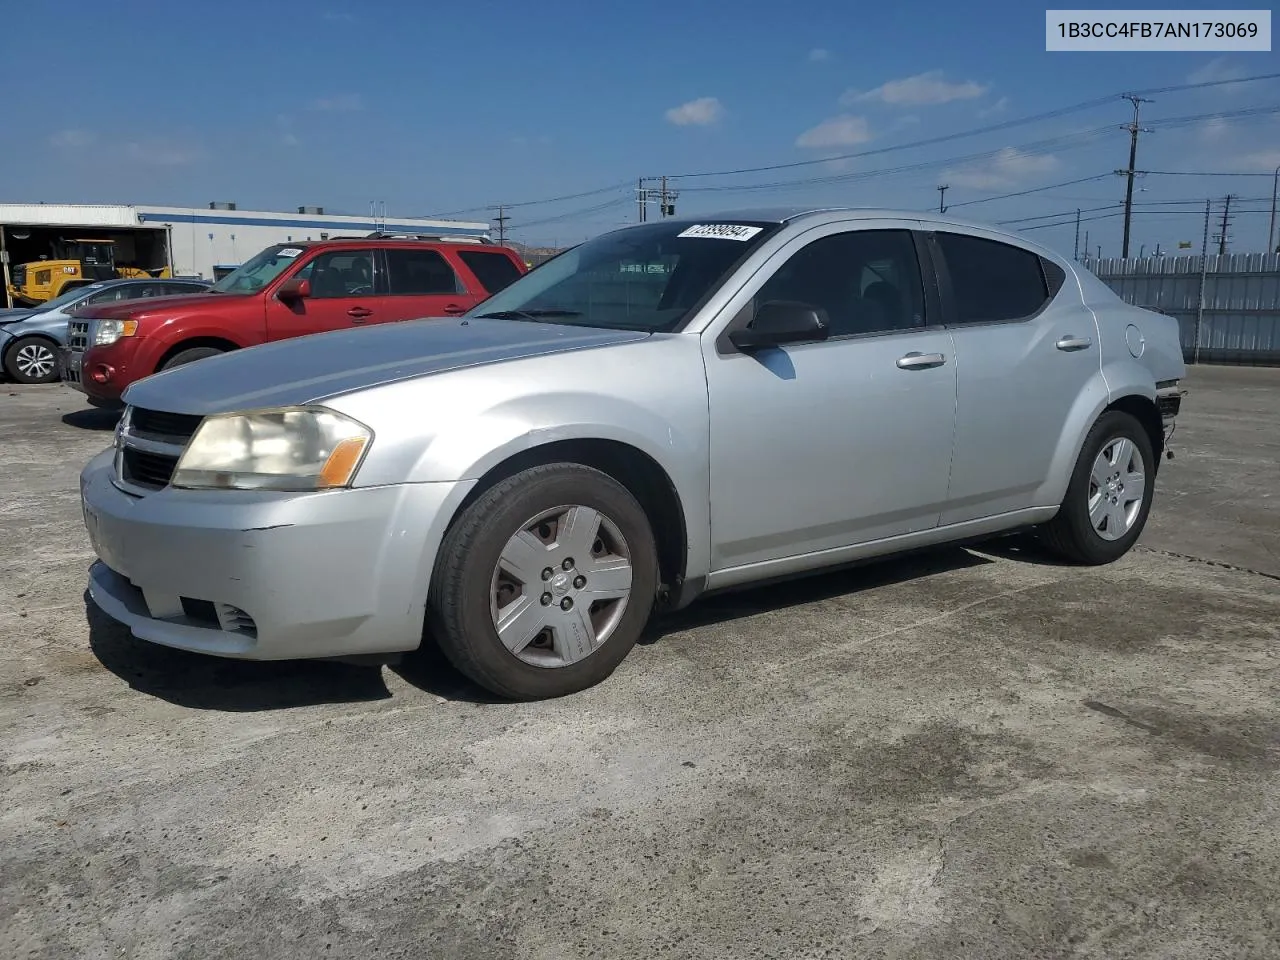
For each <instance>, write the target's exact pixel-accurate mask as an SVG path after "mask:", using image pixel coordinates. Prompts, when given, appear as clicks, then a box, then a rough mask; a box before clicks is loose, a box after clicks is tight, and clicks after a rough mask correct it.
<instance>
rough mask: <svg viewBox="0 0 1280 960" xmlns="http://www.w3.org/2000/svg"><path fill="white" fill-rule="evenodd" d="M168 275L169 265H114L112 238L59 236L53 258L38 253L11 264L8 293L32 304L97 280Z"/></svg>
mask: <svg viewBox="0 0 1280 960" xmlns="http://www.w3.org/2000/svg"><path fill="white" fill-rule="evenodd" d="M169 276H170V272H169V268H168V267H162V268H160V269H159V270H143V269H142V268H141V267H122V266H117V265H116V252H115V241H114V240H93V239H77V240H64V239H58V240H56V241H54V243H53V259H48V258H46V257H41V258H40V259H39V260H33V261H31V262H30V263H20V264H18V265H17V266H15V267H13V269H12V270H11V271H10V278H11V279H10V283H9V294H10V295H11V296H12V297H13V299H14V302H15V303H20V304H24V305H30V306H35V305H37V304H41V303H44V302H45V301H46V300H52V299H53V298H54V297H57V296H60V295H61V294H63V293H65V292H66V291H68V290H70V289H72V288H73V287H82V286H84V285H85V284H86V283H93V282H95V281H97V280H123V279H145V278H147V277H155V278H157V279H160V278H165V277H169Z"/></svg>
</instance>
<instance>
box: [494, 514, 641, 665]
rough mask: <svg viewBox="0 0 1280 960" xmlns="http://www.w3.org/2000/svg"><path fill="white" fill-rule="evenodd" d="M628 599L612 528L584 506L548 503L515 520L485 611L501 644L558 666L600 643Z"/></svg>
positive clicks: (627, 557) (619, 543)
mask: <svg viewBox="0 0 1280 960" xmlns="http://www.w3.org/2000/svg"><path fill="white" fill-rule="evenodd" d="M630 596H631V554H630V551H629V550H628V548H627V541H626V540H625V539H624V538H623V536H622V532H621V531H620V530H619V529H618V527H617V525H616V524H615V523H614V522H613V521H612V520H610V519H609V518H608V517H606V516H605V515H604V514H602V513H600V512H599V511H598V510H593V509H592V508H591V507H583V506H563V507H556V508H555V509H553V510H548V511H546V512H544V513H541V514H539V515H538V516H536V517H533V518H532V519H531V520H529V521H528V522H527V523H525V524H523V525H522V526H521V528H520V530H519V532H517V533H516V535H515V536H513V537H512V538H511V539H510V540H508V541H507V545H506V546H505V547H504V548H503V550H502V555H501V557H500V558H499V559H498V563H497V565H496V566H495V567H494V571H493V579H492V583H491V585H490V591H489V613H490V615H491V616H492V617H493V625H494V628H495V629H496V630H497V631H498V638H499V639H500V640H501V641H502V643H503V646H505V647H506V648H507V649H508V650H510V651H511V652H512V653H513V654H515V655H516V656H517V657H519V658H520V659H521V660H523V661H524V662H525V663H528V664H531V665H533V666H536V667H564V666H568V665H569V664H572V663H577V662H578V661H579V660H581V659H583V658H584V657H588V656H590V655H591V654H592V653H594V652H595V651H596V650H598V649H599V648H600V646H601V645H602V644H604V642H605V641H607V640H608V639H609V637H610V636H611V635H612V634H613V632H614V630H616V629H617V627H618V622H619V621H620V620H621V619H622V614H623V612H624V611H625V610H626V608H627V601H628V600H629V599H630Z"/></svg>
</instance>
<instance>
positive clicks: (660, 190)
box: [636, 177, 680, 223]
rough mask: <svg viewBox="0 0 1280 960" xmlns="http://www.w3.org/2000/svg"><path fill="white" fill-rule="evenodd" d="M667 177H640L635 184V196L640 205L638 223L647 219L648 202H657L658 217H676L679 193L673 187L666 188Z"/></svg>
mask: <svg viewBox="0 0 1280 960" xmlns="http://www.w3.org/2000/svg"><path fill="white" fill-rule="evenodd" d="M667 179H668V178H667V177H641V178H640V179H639V181H637V183H636V194H637V197H638V202H639V204H640V222H641V223H644V222H645V221H646V220H647V219H648V216H649V214H648V210H649V201H650V200H657V201H658V216H659V217H674V216H675V215H676V197H678V196H680V191H679V190H677V189H675V188H674V187H669V186H667ZM648 183H657V184H658V186H646V184H648Z"/></svg>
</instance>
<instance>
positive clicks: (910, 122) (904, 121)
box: [889, 113, 920, 131]
mask: <svg viewBox="0 0 1280 960" xmlns="http://www.w3.org/2000/svg"><path fill="white" fill-rule="evenodd" d="M919 123H920V118H919V117H917V116H916V115H915V114H914V113H904V114H903V115H902V116H900V117H897V118H896V119H895V120H894V121H893V123H891V124H889V129H890V130H894V131H897V130H905V129H907V127H914V126H917V125H918V124H919Z"/></svg>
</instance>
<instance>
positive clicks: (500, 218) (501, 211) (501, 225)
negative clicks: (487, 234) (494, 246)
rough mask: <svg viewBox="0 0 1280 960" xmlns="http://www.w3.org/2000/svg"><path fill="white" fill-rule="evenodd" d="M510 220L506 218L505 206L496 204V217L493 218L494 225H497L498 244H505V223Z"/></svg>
mask: <svg viewBox="0 0 1280 960" xmlns="http://www.w3.org/2000/svg"><path fill="white" fill-rule="evenodd" d="M510 219H511V218H510V217H508V216H507V207H506V204H502V203H500V204H498V215H497V216H496V217H494V218H493V220H494V223H496V224H497V225H498V242H499V243H506V242H507V221H508V220H510Z"/></svg>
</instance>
